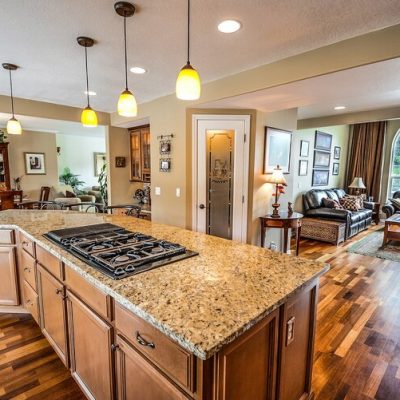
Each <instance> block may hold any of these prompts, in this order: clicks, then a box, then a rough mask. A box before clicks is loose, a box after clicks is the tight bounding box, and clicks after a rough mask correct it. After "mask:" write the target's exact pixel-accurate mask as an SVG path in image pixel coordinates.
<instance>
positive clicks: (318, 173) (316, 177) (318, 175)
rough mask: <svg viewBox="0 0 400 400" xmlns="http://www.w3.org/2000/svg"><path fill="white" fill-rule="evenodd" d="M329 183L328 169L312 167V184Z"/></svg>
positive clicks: (322, 184) (323, 184)
mask: <svg viewBox="0 0 400 400" xmlns="http://www.w3.org/2000/svg"><path fill="white" fill-rule="evenodd" d="M328 183H329V169H314V170H313V174H312V186H327V185H328Z"/></svg>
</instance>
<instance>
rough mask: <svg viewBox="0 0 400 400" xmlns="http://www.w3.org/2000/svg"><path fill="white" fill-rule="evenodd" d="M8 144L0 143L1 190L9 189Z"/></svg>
mask: <svg viewBox="0 0 400 400" xmlns="http://www.w3.org/2000/svg"><path fill="white" fill-rule="evenodd" d="M8 145H9V143H0V188H1V189H3V190H4V189H8V190H10V189H11V185H10V166H9V162H8Z"/></svg>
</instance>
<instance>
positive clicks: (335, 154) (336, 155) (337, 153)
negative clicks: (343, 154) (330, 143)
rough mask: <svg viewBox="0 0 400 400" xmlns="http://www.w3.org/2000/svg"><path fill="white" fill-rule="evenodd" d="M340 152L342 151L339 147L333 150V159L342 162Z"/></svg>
mask: <svg viewBox="0 0 400 400" xmlns="http://www.w3.org/2000/svg"><path fill="white" fill-rule="evenodd" d="M340 151H341V148H340V147H339V146H335V147H334V148H333V158H334V159H335V160H340Z"/></svg>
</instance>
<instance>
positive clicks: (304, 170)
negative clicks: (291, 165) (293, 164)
mask: <svg viewBox="0 0 400 400" xmlns="http://www.w3.org/2000/svg"><path fill="white" fill-rule="evenodd" d="M307 174H308V160H300V161H299V176H307Z"/></svg>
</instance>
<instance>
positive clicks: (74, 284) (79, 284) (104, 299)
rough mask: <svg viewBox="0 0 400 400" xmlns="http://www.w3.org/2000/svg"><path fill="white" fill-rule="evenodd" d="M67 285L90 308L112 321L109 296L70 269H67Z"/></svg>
mask: <svg viewBox="0 0 400 400" xmlns="http://www.w3.org/2000/svg"><path fill="white" fill-rule="evenodd" d="M65 283H66V285H67V286H68V288H69V290H71V292H73V293H75V294H76V295H77V296H78V297H80V298H81V300H83V301H84V302H85V303H86V304H87V305H88V306H89V307H91V308H92V309H93V310H94V311H96V312H97V313H98V314H99V315H101V316H102V317H104V318H106V319H108V320H111V313H110V311H109V309H110V307H109V301H110V299H109V296H107V295H106V294H105V293H103V292H102V291H100V290H99V289H97V288H95V287H94V286H93V285H91V284H90V283H89V282H88V281H86V279H85V278H83V277H82V276H80V275H79V274H78V273H76V272H75V271H73V270H72V269H71V268H69V267H65Z"/></svg>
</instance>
